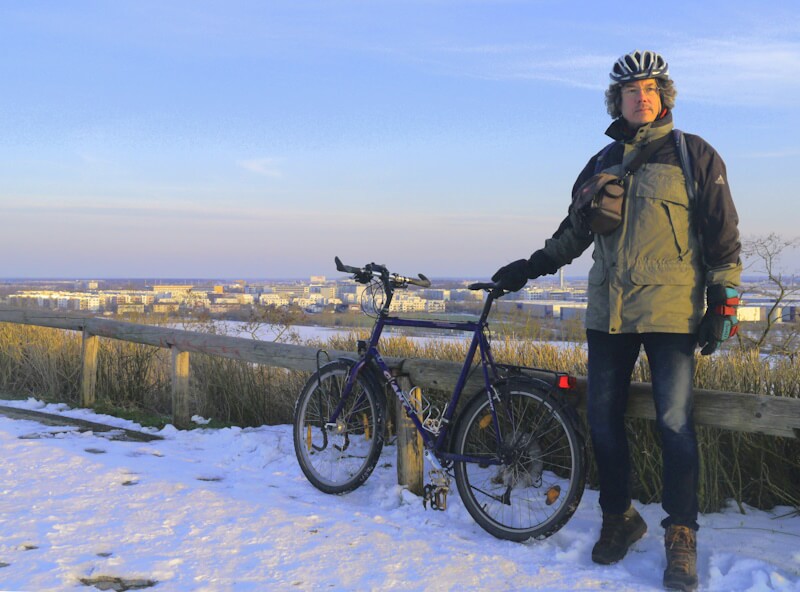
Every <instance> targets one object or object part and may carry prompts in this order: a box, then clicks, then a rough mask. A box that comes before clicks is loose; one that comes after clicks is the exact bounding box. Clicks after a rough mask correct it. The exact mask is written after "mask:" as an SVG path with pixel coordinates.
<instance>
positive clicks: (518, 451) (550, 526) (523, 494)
mask: <svg viewBox="0 0 800 592" xmlns="http://www.w3.org/2000/svg"><path fill="white" fill-rule="evenodd" d="M496 388H497V391H498V394H499V399H495V400H494V405H495V409H496V417H497V422H495V416H494V415H493V414H492V410H491V407H490V406H489V397H488V395H487V393H486V392H485V391H484V392H481V393H478V395H477V396H476V397H475V398H473V399H472V401H470V403H469V404H468V405H467V407H466V408H465V409H464V411H463V412H462V416H461V418H460V419H459V424H458V428H457V429H456V432H455V440H454V451H455V452H456V453H457V454H461V455H464V456H465V457H470V458H471V459H475V460H476V462H457V463H456V464H455V476H456V485H457V486H458V493H459V495H460V496H461V499H462V500H463V502H464V505H465V506H466V508H467V510H468V511H469V513H470V514H471V515H472V517H473V518H474V519H475V521H476V522H477V523H478V524H479V525H480V526H481V527H482V528H483V529H484V530H486V531H487V532H489V533H490V534H492V535H494V536H496V537H498V538H501V539H507V540H512V541H525V540H527V539H530V538H544V537H547V536H550V535H551V534H553V533H554V532H556V531H557V530H558V529H560V528H561V527H562V526H563V525H564V524H566V522H567V521H568V520H569V519H570V517H571V516H572V515H573V514H574V513H575V510H577V508H578V504H579V503H580V500H581V497H582V496H583V489H584V487H585V484H586V450H585V443H584V440H583V437H582V436H581V435H580V433H579V432H578V430H577V429H576V426H575V422H574V420H573V417H572V415H571V414H570V413H569V412H568V410H567V409H565V408H564V407H563V406H562V405H561V404H560V403H559V402H557V401H556V400H555V399H553V398H552V397H551V396H550V395H548V393H547V390H546V389H545V388H544V386H543V385H537V384H536V383H534V382H533V381H513V382H509V383H504V384H501V385H497V387H496Z"/></svg>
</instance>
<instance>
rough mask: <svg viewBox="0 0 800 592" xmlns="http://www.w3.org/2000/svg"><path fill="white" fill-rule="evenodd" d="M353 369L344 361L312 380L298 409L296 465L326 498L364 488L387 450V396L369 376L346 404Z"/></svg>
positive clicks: (361, 376)
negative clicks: (326, 495) (346, 391)
mask: <svg viewBox="0 0 800 592" xmlns="http://www.w3.org/2000/svg"><path fill="white" fill-rule="evenodd" d="M350 368H351V365H350V364H349V363H347V362H344V361H338V362H331V363H330V364H326V365H325V366H323V367H322V368H320V369H319V370H318V371H317V372H315V373H314V374H313V375H312V376H311V378H309V380H308V382H307V383H306V384H305V386H304V387H303V390H302V392H301V393H300V397H299V398H298V399H297V403H296V404H295V410H294V429H293V432H294V450H295V454H296V455H297V461H298V462H299V463H300V468H301V469H302V471H303V473H304V474H305V476H306V477H307V478H308V480H309V481H310V482H311V483H312V485H314V487H316V488H317V489H319V490H320V491H324V492H325V493H346V492H348V491H352V490H353V489H355V488H357V487H358V486H359V485H361V484H362V483H363V482H364V481H366V480H367V477H369V476H370V474H371V473H372V470H373V469H374V468H375V464H376V463H377V462H378V457H379V456H380V454H381V449H382V448H383V438H384V433H383V430H384V427H383V426H384V405H383V398H382V397H381V395H382V393H381V392H380V391H379V389H378V387H377V386H376V385H375V384H374V381H372V380H370V378H369V376H367V375H364V374H359V375H358V376H356V378H355V382H354V384H353V388H352V390H351V391H350V393H349V394H348V395H347V396H346V397H345V398H344V399H343V394H344V389H345V385H346V384H347V378H348V375H349V372H350ZM337 409H340V411H339V413H338V414H336V410H337ZM335 414H336V415H335Z"/></svg>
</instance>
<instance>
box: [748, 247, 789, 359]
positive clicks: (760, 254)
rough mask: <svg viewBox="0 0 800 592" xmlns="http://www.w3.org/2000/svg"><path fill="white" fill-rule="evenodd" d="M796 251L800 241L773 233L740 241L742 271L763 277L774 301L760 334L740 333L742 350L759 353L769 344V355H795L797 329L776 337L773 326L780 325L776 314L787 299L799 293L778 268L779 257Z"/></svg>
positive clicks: (786, 330) (780, 332) (786, 331)
mask: <svg viewBox="0 0 800 592" xmlns="http://www.w3.org/2000/svg"><path fill="white" fill-rule="evenodd" d="M797 247H800V237H795V238H790V239H787V238H784V237H782V236H780V235H778V234H776V233H774V232H772V233H770V234H768V235H766V236H756V237H751V238H746V239H744V240H743V241H742V256H743V258H744V259H745V261H746V262H747V265H746V266H745V269H746V270H748V271H751V272H755V273H758V274H764V275H765V276H766V282H767V284H768V287H769V292H770V294H771V296H772V297H773V298H774V301H773V303H772V305H771V306H770V308H769V312H768V313H767V318H766V321H765V324H764V325H763V327H762V328H760V329H759V331H756V332H755V333H753V334H751V335H748V334H747V333H745V332H743V331H740V332H739V333H738V336H739V343H740V345H741V346H743V347H746V348H748V349H750V348H752V349H757V350H758V351H761V350H762V349H764V348H765V347H766V345H767V344H768V343H769V344H770V345H771V348H770V349H771V351H772V353H775V354H778V355H788V356H790V357H792V358H794V356H795V355H797V354H798V351H799V350H800V329H798V326H797V325H794V326H791V327H788V328H786V329H785V330H782V331H779V332H778V333H779V335H778V336H777V337H776V336H775V332H773V329H774V328H775V324H776V323H778V322H779V321H780V318H779V315H778V313H779V311H780V310H781V309H782V308H783V306H784V305H785V303H786V301H787V299H788V298H789V297H790V296H793V295H794V294H798V293H800V285H797V284H796V283H795V277H794V275H791V276H790V277H789V278H788V279H787V278H786V277H785V276H784V274H783V273H782V270H781V265H780V259H781V255H783V254H786V253H787V252H789V251H792V250H793V249H795V248H797ZM770 333H773V335H772V338H771V339H770V340H769V342H768V340H767V338H768V337H769V336H770Z"/></svg>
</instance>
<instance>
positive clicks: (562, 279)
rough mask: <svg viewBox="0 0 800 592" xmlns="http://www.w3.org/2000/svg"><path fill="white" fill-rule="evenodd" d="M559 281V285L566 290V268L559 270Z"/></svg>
mask: <svg viewBox="0 0 800 592" xmlns="http://www.w3.org/2000/svg"><path fill="white" fill-rule="evenodd" d="M558 280H559V285H560V286H561V289H562V290H563V289H564V268H563V267H562V268H561V269H559V270H558Z"/></svg>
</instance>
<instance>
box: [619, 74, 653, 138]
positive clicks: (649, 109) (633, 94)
mask: <svg viewBox="0 0 800 592" xmlns="http://www.w3.org/2000/svg"><path fill="white" fill-rule="evenodd" d="M621 93H622V105H621V106H620V111H622V117H624V118H625V120H626V121H627V122H628V123H630V124H631V125H633V126H635V127H639V126H642V125H644V124H646V123H651V122H653V121H655V119H656V117H658V114H659V113H661V94H660V93H659V92H658V81H657V80H655V79H654V78H648V79H647V80H637V81H635V82H628V83H626V84H623V85H622V89H621Z"/></svg>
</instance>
